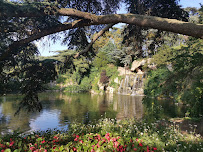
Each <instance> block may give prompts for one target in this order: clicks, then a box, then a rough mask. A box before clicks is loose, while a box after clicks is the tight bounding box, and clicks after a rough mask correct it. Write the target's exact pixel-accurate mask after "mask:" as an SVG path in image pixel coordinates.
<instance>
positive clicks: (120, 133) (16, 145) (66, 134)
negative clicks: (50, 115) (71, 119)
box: [0, 119, 203, 152]
mask: <svg viewBox="0 0 203 152" xmlns="http://www.w3.org/2000/svg"><path fill="white" fill-rule="evenodd" d="M0 143H1V144H0V150H1V151H4V150H5V151H8V152H9V151H15V152H20V151H30V152H39V151H41V152H46V151H57V152H58V151H91V152H93V151H146V152H148V151H184V152H186V151H188V152H190V151H202V150H203V146H202V144H203V140H202V137H201V136H200V135H195V134H194V133H193V132H190V133H187V134H182V133H181V132H180V130H179V128H178V127H177V126H176V125H175V124H174V123H170V122H166V121H156V122H154V123H150V124H148V123H144V122H137V121H135V120H123V121H119V122H118V121H116V120H110V119H102V120H100V121H98V122H97V123H92V124H88V125H85V124H78V123H75V124H71V125H70V126H69V130H68V131H64V130H63V131H62V130H54V131H53V130H48V131H46V132H34V133H32V134H29V135H23V134H19V133H13V134H10V135H7V136H4V137H1V139H0Z"/></svg>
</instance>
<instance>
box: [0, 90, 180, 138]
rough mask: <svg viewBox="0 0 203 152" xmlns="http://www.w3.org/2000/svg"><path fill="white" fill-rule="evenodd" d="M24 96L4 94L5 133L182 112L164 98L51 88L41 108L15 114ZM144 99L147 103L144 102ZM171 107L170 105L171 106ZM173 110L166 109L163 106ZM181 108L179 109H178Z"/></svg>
mask: <svg viewBox="0 0 203 152" xmlns="http://www.w3.org/2000/svg"><path fill="white" fill-rule="evenodd" d="M21 99H22V97H21V96H18V95H8V96H4V97H1V98H0V131H1V133H2V134H4V133H6V132H10V131H13V130H16V129H19V130H20V131H33V130H47V129H48V128H50V129H54V128H67V127H68V124H69V123H72V122H82V123H89V122H94V121H95V120H98V119H100V118H102V117H107V118H117V119H118V120H120V119H125V118H134V117H135V118H136V119H141V118H143V117H148V118H149V119H151V117H156V118H158V117H159V118H162V117H165V116H170V117H171V116H175V115H177V114H180V113H181V109H177V106H175V105H174V104H173V103H172V104H171V103H170V102H160V101H155V100H152V99H147V100H146V98H144V100H143V96H127V95H113V94H106V95H92V94H88V93H86V94H62V93H59V92H48V93H43V94H41V95H40V100H41V102H42V105H43V110H42V111H41V112H34V113H26V112H25V111H21V113H20V114H19V115H17V116H14V114H15V112H16V110H17V108H18V107H17V103H18V102H20V100H21ZM143 101H144V104H142V102H143ZM169 106H170V107H171V108H168V107H169ZM165 108H166V109H169V110H163V109H165ZM178 111H179V112H178Z"/></svg>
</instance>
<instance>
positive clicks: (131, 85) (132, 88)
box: [118, 74, 144, 95]
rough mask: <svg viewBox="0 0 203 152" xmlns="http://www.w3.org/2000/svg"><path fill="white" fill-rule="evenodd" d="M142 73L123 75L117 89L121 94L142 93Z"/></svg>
mask: <svg viewBox="0 0 203 152" xmlns="http://www.w3.org/2000/svg"><path fill="white" fill-rule="evenodd" d="M143 78H144V76H143V74H135V75H125V78H124V79H122V80H121V84H120V87H119V89H118V93H119V94H123V95H143V92H144V91H143Z"/></svg>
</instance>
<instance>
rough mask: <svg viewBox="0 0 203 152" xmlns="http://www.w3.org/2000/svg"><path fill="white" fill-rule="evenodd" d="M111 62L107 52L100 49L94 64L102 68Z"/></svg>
mask: <svg viewBox="0 0 203 152" xmlns="http://www.w3.org/2000/svg"><path fill="white" fill-rule="evenodd" d="M108 63H110V61H109V58H108V56H107V53H106V52H104V51H100V52H99V53H98V54H97V56H96V57H95V59H94V61H93V66H94V67H96V68H98V69H101V68H102V67H105V66H107V64H108Z"/></svg>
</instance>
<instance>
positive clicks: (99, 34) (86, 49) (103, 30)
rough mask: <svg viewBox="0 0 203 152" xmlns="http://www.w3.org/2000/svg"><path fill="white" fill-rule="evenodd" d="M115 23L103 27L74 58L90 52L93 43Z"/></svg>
mask: <svg viewBox="0 0 203 152" xmlns="http://www.w3.org/2000/svg"><path fill="white" fill-rule="evenodd" d="M113 25H115V24H108V25H107V26H106V27H105V28H103V29H102V30H101V31H99V32H98V33H97V34H96V35H95V36H94V37H93V39H92V41H91V42H90V43H89V44H88V46H87V47H86V48H85V49H84V50H83V51H81V52H79V53H77V54H76V55H75V56H74V58H78V57H79V56H80V55H82V54H84V53H86V52H88V51H89V50H90V48H91V47H92V45H93V44H94V42H95V41H96V40H97V39H98V38H99V37H100V36H102V35H103V34H104V33H105V32H106V31H107V30H108V29H109V28H111V27H112V26H113Z"/></svg>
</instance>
